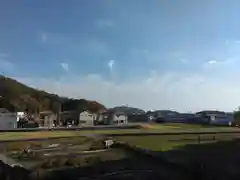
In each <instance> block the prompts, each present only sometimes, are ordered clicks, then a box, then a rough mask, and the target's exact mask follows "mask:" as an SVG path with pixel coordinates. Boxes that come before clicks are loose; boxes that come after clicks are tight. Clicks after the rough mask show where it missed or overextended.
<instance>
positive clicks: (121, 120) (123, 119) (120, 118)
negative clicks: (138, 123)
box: [112, 114, 128, 124]
mask: <svg viewBox="0 0 240 180" xmlns="http://www.w3.org/2000/svg"><path fill="white" fill-rule="evenodd" d="M112 121H113V123H114V124H127V123H128V117H127V116H126V115H116V114H114V115H113V118H112Z"/></svg>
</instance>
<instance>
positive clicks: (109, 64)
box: [107, 60, 115, 71]
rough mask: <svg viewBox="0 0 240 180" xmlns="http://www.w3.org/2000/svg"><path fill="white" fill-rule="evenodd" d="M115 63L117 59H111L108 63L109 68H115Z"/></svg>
mask: <svg viewBox="0 0 240 180" xmlns="http://www.w3.org/2000/svg"><path fill="white" fill-rule="evenodd" d="M114 63H115V60H110V61H108V64H107V65H108V68H109V70H110V71H112V70H113V66H114Z"/></svg>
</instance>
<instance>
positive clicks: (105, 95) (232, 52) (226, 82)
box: [0, 0, 240, 111]
mask: <svg viewBox="0 0 240 180" xmlns="http://www.w3.org/2000/svg"><path fill="white" fill-rule="evenodd" d="M239 6H240V1H238V0H232V1H227V0H221V1H219V0H194V1H192V0H181V1H178V0H149V1H139V0H91V1H87V0H82V1H79V0H69V1H65V0H64V1H63V0H52V1H46V0H41V1H33V0H25V1H22V2H20V1H17V0H8V1H3V0H0V22H1V23H0V72H1V73H2V74H4V75H7V76H10V77H13V78H16V79H18V80H19V81H21V82H23V83H26V84H28V85H31V86H34V87H37V88H39V89H44V90H46V91H50V92H54V93H58V94H60V95H64V96H69V97H78V98H87V99H92V100H98V101H100V102H102V103H103V104H105V105H106V106H108V107H111V106H115V105H126V104H128V105H131V106H135V107H139V108H143V109H145V110H147V109H174V110H179V111H195V110H200V109H219V110H233V109H234V108H236V107H237V106H238V105H239V102H240V83H239V82H238V80H239V67H240V66H239V65H240V61H239V58H240V33H239V32H240V21H239V20H238V17H239V16H240V11H239V8H238V7H239Z"/></svg>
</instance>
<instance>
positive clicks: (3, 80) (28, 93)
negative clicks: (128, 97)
mask: <svg viewBox="0 0 240 180" xmlns="http://www.w3.org/2000/svg"><path fill="white" fill-rule="evenodd" d="M0 108H6V109H8V110H9V111H13V112H14V111H27V112H29V113H35V112H39V111H46V110H51V111H53V112H58V111H59V110H60V111H64V110H84V109H88V110H91V111H98V110H102V109H105V107H104V105H102V104H100V103H98V102H96V101H88V100H85V99H70V98H65V97H60V96H58V95H56V94H50V93H47V92H45V91H40V90H37V89H34V88H31V87H29V86H26V85H24V84H22V83H19V82H17V81H16V80H14V79H12V78H8V77H5V76H1V75H0Z"/></svg>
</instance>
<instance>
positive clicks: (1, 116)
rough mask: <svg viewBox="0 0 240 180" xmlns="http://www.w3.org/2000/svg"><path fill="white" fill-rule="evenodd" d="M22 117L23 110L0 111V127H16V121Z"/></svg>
mask: <svg viewBox="0 0 240 180" xmlns="http://www.w3.org/2000/svg"><path fill="white" fill-rule="evenodd" d="M21 118H24V113H23V112H16V113H10V112H6V113H0V129H13V128H17V127H18V122H19V121H20V120H21Z"/></svg>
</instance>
